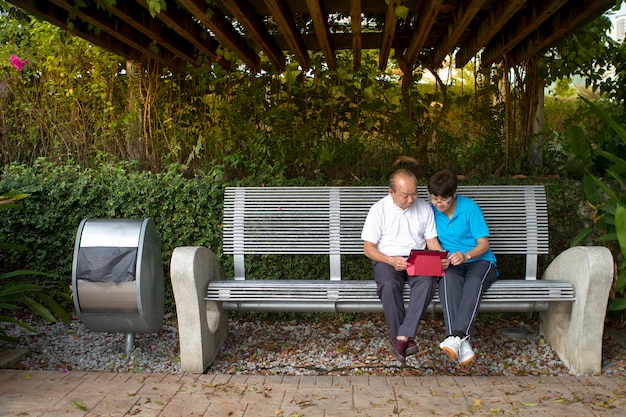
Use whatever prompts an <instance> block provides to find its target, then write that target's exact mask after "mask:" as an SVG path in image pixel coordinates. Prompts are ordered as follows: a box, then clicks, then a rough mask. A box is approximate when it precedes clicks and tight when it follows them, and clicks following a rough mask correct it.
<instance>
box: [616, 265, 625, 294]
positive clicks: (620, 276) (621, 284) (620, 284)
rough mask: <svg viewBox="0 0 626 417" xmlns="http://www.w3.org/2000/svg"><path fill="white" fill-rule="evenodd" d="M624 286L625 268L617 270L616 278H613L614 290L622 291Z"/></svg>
mask: <svg viewBox="0 0 626 417" xmlns="http://www.w3.org/2000/svg"><path fill="white" fill-rule="evenodd" d="M624 288H626V268H624V269H622V270H621V271H619V273H618V274H617V280H615V285H614V286H613V289H614V290H615V292H619V291H622V290H623V289H624Z"/></svg>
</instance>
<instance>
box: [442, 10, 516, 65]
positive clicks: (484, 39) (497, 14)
mask: <svg viewBox="0 0 626 417" xmlns="http://www.w3.org/2000/svg"><path fill="white" fill-rule="evenodd" d="M525 4H526V0H509V1H501V2H498V3H496V5H495V7H494V8H493V9H492V10H491V11H490V12H489V14H488V15H487V16H486V17H485V18H484V19H483V20H482V22H481V24H480V26H479V27H478V30H477V31H476V32H474V34H473V35H472V36H471V37H470V38H469V40H468V41H467V42H465V44H463V45H461V47H460V48H459V50H458V52H457V53H456V56H455V62H456V67H457V68H463V67H464V66H465V64H467V63H468V62H469V60H470V59H472V57H473V56H475V55H476V53H477V52H478V50H479V49H480V48H481V47H483V46H484V45H487V44H488V43H489V41H491V39H492V38H493V37H494V36H496V34H497V33H498V32H500V30H502V28H503V27H504V26H505V25H506V24H507V22H508V21H509V20H511V18H512V17H513V16H514V15H515V13H517V12H518V11H520V9H521V8H522V7H523V6H524V5H525Z"/></svg>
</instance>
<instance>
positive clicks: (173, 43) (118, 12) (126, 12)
mask: <svg viewBox="0 0 626 417" xmlns="http://www.w3.org/2000/svg"><path fill="white" fill-rule="evenodd" d="M66 2H68V3H73V1H71V2H70V1H67V0H66ZM90 4H91V5H92V6H95V4H94V3H90ZM107 10H108V11H109V12H111V14H113V16H116V17H117V18H118V19H120V20H121V21H123V22H124V23H126V24H127V25H129V26H131V27H132V28H134V29H135V30H136V31H137V32H138V33H142V34H143V35H145V36H146V37H148V39H151V40H152V42H155V43H158V44H159V45H163V46H164V47H165V48H167V49H169V50H170V51H171V52H172V53H173V54H174V55H178V56H180V57H181V58H183V59H184V60H185V61H187V62H189V63H191V64H195V61H196V53H197V51H195V48H193V46H191V45H190V44H189V43H188V42H184V40H183V38H182V37H181V36H180V35H179V34H178V33H176V32H174V31H173V30H172V29H170V28H168V27H166V26H163V25H162V24H160V22H159V21H158V20H155V19H153V18H152V16H150V13H148V11H147V10H146V9H144V8H143V7H141V6H140V5H139V4H137V3H132V2H117V5H116V6H113V7H110V8H107ZM92 12H93V11H92Z"/></svg>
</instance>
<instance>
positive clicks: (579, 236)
mask: <svg viewBox="0 0 626 417" xmlns="http://www.w3.org/2000/svg"><path fill="white" fill-rule="evenodd" d="M592 231H593V229H592V228H591V227H585V228H584V229H582V230H581V231H580V232H578V234H577V235H576V236H574V239H572V241H571V243H570V244H569V246H570V248H573V247H574V246H578V244H579V243H580V242H581V241H582V240H583V239H584V238H586V237H587V236H589V233H591V232H592Z"/></svg>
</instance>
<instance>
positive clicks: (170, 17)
mask: <svg viewBox="0 0 626 417" xmlns="http://www.w3.org/2000/svg"><path fill="white" fill-rule="evenodd" d="M137 3H139V4H140V5H141V6H142V7H143V8H144V9H146V10H148V3H147V1H146V0H138V2H137ZM170 7H171V6H170ZM156 17H157V19H159V20H160V21H161V22H163V23H164V24H165V25H166V26H168V27H170V28H172V30H174V31H176V33H179V34H180V36H181V37H183V38H184V39H185V40H186V41H187V42H189V43H190V44H191V45H193V46H194V47H195V48H196V49H198V51H199V52H200V53H202V54H204V55H206V56H208V57H209V58H210V59H212V60H213V61H216V62H217V63H218V64H219V65H221V66H222V67H223V68H225V69H227V70H229V71H232V70H233V69H234V66H233V63H232V61H228V60H226V59H224V58H222V57H221V56H218V53H217V47H218V42H217V41H216V40H215V39H214V38H213V37H212V36H209V35H208V33H206V30H205V33H204V35H205V36H202V35H201V33H200V30H201V27H200V25H198V23H196V22H195V21H194V20H193V19H192V17H191V15H189V13H187V12H186V11H185V10H182V9H179V10H172V8H170V9H167V10H162V11H161V13H159V14H157V16H156Z"/></svg>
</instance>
